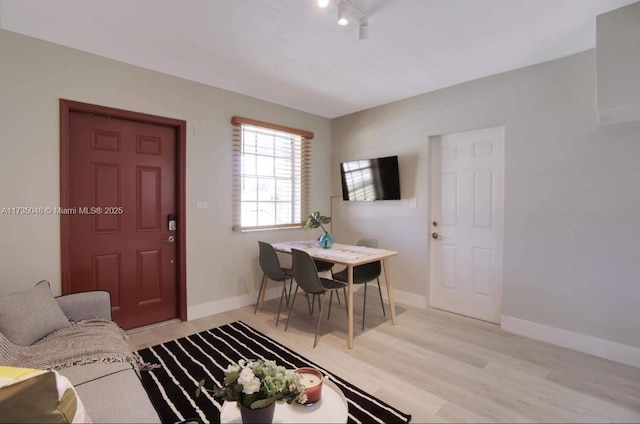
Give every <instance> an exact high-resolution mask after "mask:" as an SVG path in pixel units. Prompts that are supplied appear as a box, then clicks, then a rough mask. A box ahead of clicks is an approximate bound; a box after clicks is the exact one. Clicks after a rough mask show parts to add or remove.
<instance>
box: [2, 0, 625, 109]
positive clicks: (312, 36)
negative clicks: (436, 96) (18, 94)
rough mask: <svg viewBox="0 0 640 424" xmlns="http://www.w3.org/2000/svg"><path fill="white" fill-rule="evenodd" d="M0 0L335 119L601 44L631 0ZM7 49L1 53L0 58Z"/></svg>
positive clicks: (42, 20) (87, 36)
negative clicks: (355, 13)
mask: <svg viewBox="0 0 640 424" xmlns="http://www.w3.org/2000/svg"><path fill="white" fill-rule="evenodd" d="M351 1H352V2H353V3H354V4H356V5H358V6H359V7H360V8H361V9H362V10H363V11H365V12H366V13H367V15H368V16H369V39H368V40H359V38H358V27H357V25H356V24H350V25H348V26H347V27H340V26H338V25H337V23H336V21H337V14H338V7H337V4H338V0H331V2H330V4H329V6H328V7H327V8H325V9H321V8H319V7H318V6H317V1H316V0H55V1H52V0H0V26H1V27H2V28H3V29H6V30H9V31H15V32H18V33H22V34H26V35H29V36H32V37H36V38H40V39H43V40H47V41H50V42H53V43H57V44H61V45H64V46H68V47H72V48H75V49H79V50H83V51H86V52H90V53H94V54H97V55H100V56H105V57H108V58H112V59H116V60H119V61H122V62H126V63H130V64H134V65H138V66H141V67H144V68H148V69H153V70H157V71H160V72H164V73H166V74H170V75H174V76H178V77H182V78H186V79H189V80H193V81H198V82H201V83H204V84H208V85H212V86H215V87H220V88H224V89H227V90H231V91H235V92H238V93H242V94H246V95H249V96H253V97H257V98H260V99H264V100H268V101H271V102H274V103H278V104H281V105H285V106H290V107H292V108H295V109H299V110H303V111H306V112H310V113H314V114H317V115H320V116H324V117H328V118H334V117H337V116H342V115H346V114H349V113H352V112H356V111H359V110H363V109H367V108H370V107H373V106H377V105H381V104H385V103H389V102H392V101H395V100H399V99H403V98H406V97H411V96H415V95H417V94H422V93H426V92H429V91H433V90H437V89H440V88H443V87H448V86H451V85H455V84H458V83H461V82H465V81H470V80H474V79H477V78H482V77H485V76H488V75H492V74H496V73H500V72H504V71H508V70H512V69H517V68H521V67H523V66H528V65H533V64H536V63H540V62H545V61H548V60H552V59H556V58H560V57H563V56H567V55H570V54H573V53H577V52H580V51H584V50H587V49H590V48H594V47H595V18H596V16H597V15H598V14H601V13H603V12H607V11H609V10H613V9H617V8H618V7H621V6H624V5H627V4H630V3H633V2H634V1H636V0H351ZM0 57H1V56H0Z"/></svg>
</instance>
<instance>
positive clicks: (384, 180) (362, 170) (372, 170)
mask: <svg viewBox="0 0 640 424" xmlns="http://www.w3.org/2000/svg"><path fill="white" fill-rule="evenodd" d="M340 176H341V178H342V199H343V200H351V201H365V202H370V201H374V200H400V173H399V171H398V156H389V157H385V158H377V159H363V160H354V161H350V162H343V163H341V164H340Z"/></svg>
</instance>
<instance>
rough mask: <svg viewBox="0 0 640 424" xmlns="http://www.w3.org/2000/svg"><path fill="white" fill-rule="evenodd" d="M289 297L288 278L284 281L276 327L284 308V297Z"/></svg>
mask: <svg viewBox="0 0 640 424" xmlns="http://www.w3.org/2000/svg"><path fill="white" fill-rule="evenodd" d="M284 297H287V280H284V281H283V282H282V294H281V295H280V304H279V305H278V315H276V327H277V326H278V322H279V321H280V310H281V309H282V298H284ZM287 304H288V302H287Z"/></svg>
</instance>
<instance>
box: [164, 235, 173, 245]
mask: <svg viewBox="0 0 640 424" xmlns="http://www.w3.org/2000/svg"><path fill="white" fill-rule="evenodd" d="M174 241H176V237H175V236H169V238H168V239H166V240H162V242H163V243H173V242H174Z"/></svg>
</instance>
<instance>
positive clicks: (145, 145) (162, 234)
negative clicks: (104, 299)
mask: <svg viewBox="0 0 640 424" xmlns="http://www.w3.org/2000/svg"><path fill="white" fill-rule="evenodd" d="M176 140H177V134H176V129H175V128H173V127H171V126H164V125H155V124H147V123H142V122H137V121H132V120H127V119H119V118H110V117H106V116H98V115H94V114H87V113H82V112H75V111H72V112H70V114H69V152H68V155H69V158H68V163H69V170H68V173H69V174H68V181H69V184H68V189H69V193H68V199H69V202H68V205H69V206H68V208H67V209H65V210H62V211H61V213H64V214H65V216H66V218H67V219H68V221H67V222H68V226H69V232H68V237H69V238H68V243H67V246H68V249H69V252H68V256H67V257H68V258H69V259H68V273H69V275H68V282H67V284H66V287H67V290H66V292H70V293H74V292H80V291H87V290H96V289H97V290H107V291H109V292H110V293H111V302H112V313H113V319H114V321H116V322H117V323H118V324H119V325H120V326H121V327H123V328H125V329H129V328H134V327H140V326H143V325H147V324H151V323H156V322H160V321H164V320H168V319H172V318H176V317H178V316H179V311H178V266H177V256H176V246H177V245H178V243H177V235H178V231H176V227H174V226H173V224H170V220H171V218H174V217H175V218H176V219H175V221H174V222H175V225H176V226H177V225H180V224H179V222H178V219H177V218H178V217H177V212H178V205H177V201H176V199H177V197H176V187H177V186H176V180H177V179H176V143H177V142H176Z"/></svg>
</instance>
